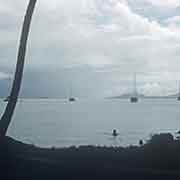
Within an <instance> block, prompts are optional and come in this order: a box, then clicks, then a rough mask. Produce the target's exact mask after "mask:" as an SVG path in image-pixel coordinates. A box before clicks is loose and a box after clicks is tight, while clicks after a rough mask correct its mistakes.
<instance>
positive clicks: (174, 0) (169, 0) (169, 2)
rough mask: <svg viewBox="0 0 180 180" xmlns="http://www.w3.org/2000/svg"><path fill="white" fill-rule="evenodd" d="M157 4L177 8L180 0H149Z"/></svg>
mask: <svg viewBox="0 0 180 180" xmlns="http://www.w3.org/2000/svg"><path fill="white" fill-rule="evenodd" d="M147 1H149V2H151V3H152V4H153V5H155V6H159V7H164V8H176V7H178V6H180V0H166V1H164V0H147Z"/></svg>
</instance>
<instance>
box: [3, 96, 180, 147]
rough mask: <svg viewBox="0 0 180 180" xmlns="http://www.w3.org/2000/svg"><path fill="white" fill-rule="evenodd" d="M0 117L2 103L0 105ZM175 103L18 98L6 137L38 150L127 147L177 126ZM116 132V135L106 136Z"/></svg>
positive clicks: (179, 104) (179, 117) (178, 116)
mask: <svg viewBox="0 0 180 180" xmlns="http://www.w3.org/2000/svg"><path fill="white" fill-rule="evenodd" d="M0 107H1V113H2V111H3V110H4V107H5V103H4V102H2V101H1V106H0ZM179 108H180V102H178V101H176V99H168V100H165V99H162V100H149V99H148V100H143V99H141V100H140V101H139V103H137V104H132V103H130V102H129V100H128V99H125V100H119V99H115V100H103V99H98V100H78V101H76V102H72V103H71V102H68V101H66V100H64V101H63V100H55V99H52V100H51V99H49V100H48V99H41V100H40V99H36V100H35V99H29V100H27V99H26V100H25V99H23V100H20V102H19V103H18V106H17V108H16V111H15V116H14V118H13V122H12V124H11V126H10V128H9V131H8V135H9V136H11V137H14V138H16V139H17V140H21V141H23V142H27V143H30V144H34V145H37V146H42V147H51V146H55V147H68V146H73V145H75V146H79V145H100V146H103V145H106V146H112V145H113V146H127V145H132V144H133V145H136V144H138V141H139V140H140V139H144V140H148V139H149V137H150V135H151V134H153V133H160V132H171V133H175V132H177V131H178V130H179V128H180V112H179ZM113 129H117V130H118V132H119V133H120V136H119V137H117V138H113V137H111V136H110V135H108V133H111V132H112V130H113Z"/></svg>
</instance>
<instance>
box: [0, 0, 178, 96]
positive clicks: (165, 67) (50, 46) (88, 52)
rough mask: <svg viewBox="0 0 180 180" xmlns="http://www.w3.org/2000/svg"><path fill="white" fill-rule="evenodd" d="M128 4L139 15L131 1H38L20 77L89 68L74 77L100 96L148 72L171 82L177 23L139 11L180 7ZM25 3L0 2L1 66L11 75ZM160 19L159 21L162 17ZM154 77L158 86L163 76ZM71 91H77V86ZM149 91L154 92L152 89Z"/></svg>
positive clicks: (141, 1)
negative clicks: (25, 74) (95, 89)
mask: <svg viewBox="0 0 180 180" xmlns="http://www.w3.org/2000/svg"><path fill="white" fill-rule="evenodd" d="M133 2H137V3H138V5H139V7H138V8H139V9H140V11H139V10H137V6H135V4H136V3H132V1H131V0H86V1H85V0H76V1H72V0H66V1H65V0H52V2H51V3H49V1H47V0H43V1H38V3H37V7H36V10H35V14H34V17H33V23H32V28H31V33H30V39H29V43H28V52H27V58H26V66H25V67H26V68H25V73H26V72H29V71H32V69H34V70H37V69H39V70H41V71H47V69H50V70H51V71H52V72H53V71H57V72H58V71H60V70H61V69H66V68H70V69H74V71H76V70H79V71H82V69H83V68H84V69H86V68H87V70H89V67H90V69H91V73H90V74H88V75H87V74H86V72H85V71H82V73H80V72H79V73H78V74H81V75H79V76H84V78H85V77H87V81H89V83H90V81H91V83H90V84H91V85H92V86H93V84H94V86H95V87H96V86H97V84H98V83H99V82H103V85H102V87H99V91H101V90H103V91H104V92H105V93H106V92H110V91H113V89H114V90H115V89H118V88H119V84H118V83H117V82H119V81H120V79H121V81H125V80H128V79H131V76H132V74H133V73H134V72H135V71H136V72H137V73H140V74H141V73H144V72H147V73H149V77H150V78H152V75H151V73H154V72H160V73H161V74H164V73H167V72H168V76H169V77H174V76H173V74H174V72H178V71H179V68H180V65H179V56H180V52H179V47H180V35H179V27H178V19H179V18H178V16H177V17H171V18H170V17H168V19H167V18H166V19H165V20H164V19H163V23H162V19H158V16H157V17H156V16H153V18H151V16H150V15H149V16H148V14H144V13H143V12H142V9H143V7H147V8H149V9H148V12H149V14H153V12H154V8H155V9H156V11H158V10H157V9H161V10H162V9H169V8H170V9H172V7H174V8H175V7H177V6H178V3H179V1H167V2H166V3H165V1H160V0H159V1H158V0H156V1H153V0H133ZM27 3H28V0H27V1H25V2H24V1H22V0H17V1H16V2H12V1H11V0H1V2H0V7H1V8H0V15H1V16H0V36H1V37H2V38H1V42H0V49H1V52H2V53H1V55H0V61H1V64H2V66H3V67H6V68H9V69H11V72H12V71H13V68H14V65H15V63H16V54H17V47H18V40H19V36H20V29H21V26H22V18H23V15H24V12H25V9H26V6H27ZM157 7H158V8H157ZM159 7H160V8H159ZM1 9H2V11H1ZM161 10H160V11H161ZM171 11H172V10H171ZM138 12H142V13H138ZM151 12H152V13H151ZM163 12H164V11H163ZM168 12H169V10H168ZM173 12H174V11H173ZM160 14H161V15H162V16H163V13H162V11H161V12H160ZM171 14H172V13H171ZM114 67H116V71H114ZM92 69H93V70H92ZM97 71H99V72H97ZM100 71H101V72H100ZM107 72H108V73H107ZM123 73H124V74H125V75H124V74H123ZM42 74H45V73H44V72H43V73H42ZM47 74H49V73H47ZM93 74H94V75H93ZM100 74H102V75H100ZM61 75H62V74H61ZM57 76H58V75H57ZM59 76H60V75H59ZM91 77H94V79H93V78H91ZM99 77H100V79H99ZM120 77H121V78H120ZM143 77H144V76H142V75H141V76H140V77H139V78H140V79H139V81H143ZM159 77H160V78H161V80H163V76H159ZM65 78H66V77H65ZM107 78H108V82H107V81H106V79H107ZM40 79H41V78H40ZM85 79H86V78H85ZM156 80H158V79H154V81H156ZM39 81H40V80H39ZM61 81H63V80H62V79H61ZM75 81H78V80H77V79H76V80H75ZM106 83H107V84H106ZM144 83H145V82H144ZM63 84H64V86H66V85H65V83H63ZM122 84H123V83H122ZM26 86H27V85H26ZM75 86H77V87H78V86H79V87H81V88H82V86H81V84H80V83H77V84H76V85H75ZM121 86H123V87H122V88H121V89H123V88H124V87H125V86H126V88H127V86H129V83H126V84H125V83H124V84H123V85H121ZM152 87H153V88H155V87H154V85H153V86H152ZM81 88H80V89H81Z"/></svg>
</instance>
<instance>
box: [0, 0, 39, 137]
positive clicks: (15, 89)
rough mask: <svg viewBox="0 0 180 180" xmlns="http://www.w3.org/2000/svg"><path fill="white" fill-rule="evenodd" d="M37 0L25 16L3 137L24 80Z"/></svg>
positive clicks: (0, 126) (0, 133) (32, 0)
mask: <svg viewBox="0 0 180 180" xmlns="http://www.w3.org/2000/svg"><path fill="white" fill-rule="evenodd" d="M36 1H37V0H30V1H29V5H28V8H27V12H26V15H25V18H24V23H23V29H22V33H21V39H20V44H19V51H18V56H17V64H16V72H15V77H14V81H13V86H12V89H11V93H10V97H9V101H8V104H7V106H6V109H5V112H4V114H3V115H2V118H1V121H0V138H3V137H5V136H6V133H7V130H8V127H9V125H10V123H11V119H12V116H13V113H14V110H15V107H16V103H17V99H18V96H19V91H20V87H21V81H22V76H23V69H24V61H25V55H26V46H27V40H28V35H29V29H30V24H31V19H32V15H33V12H34V8H35V5H36Z"/></svg>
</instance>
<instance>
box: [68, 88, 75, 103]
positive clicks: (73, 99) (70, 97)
mask: <svg viewBox="0 0 180 180" xmlns="http://www.w3.org/2000/svg"><path fill="white" fill-rule="evenodd" d="M69 101H70V102H74V101H76V99H75V97H73V96H72V86H71V88H70V96H69Z"/></svg>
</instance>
